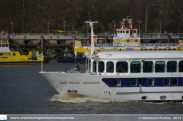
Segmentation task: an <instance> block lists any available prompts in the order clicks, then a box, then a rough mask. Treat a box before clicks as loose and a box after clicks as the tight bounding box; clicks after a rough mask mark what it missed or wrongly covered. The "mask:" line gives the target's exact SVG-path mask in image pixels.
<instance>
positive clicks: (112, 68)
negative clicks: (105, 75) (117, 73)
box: [107, 61, 114, 73]
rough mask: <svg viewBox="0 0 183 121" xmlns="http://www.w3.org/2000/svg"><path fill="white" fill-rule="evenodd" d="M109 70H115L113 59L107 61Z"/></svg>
mask: <svg viewBox="0 0 183 121" xmlns="http://www.w3.org/2000/svg"><path fill="white" fill-rule="evenodd" d="M107 72H110V73H112V72H114V63H113V62H112V61H109V62H107Z"/></svg>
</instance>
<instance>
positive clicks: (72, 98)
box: [50, 93, 121, 103]
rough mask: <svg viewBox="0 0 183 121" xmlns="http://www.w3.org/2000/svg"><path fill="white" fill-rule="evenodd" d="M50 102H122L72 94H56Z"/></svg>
mask: <svg viewBox="0 0 183 121" xmlns="http://www.w3.org/2000/svg"><path fill="white" fill-rule="evenodd" d="M50 101H60V102H72V103H82V102H104V103H108V102H121V101H118V100H113V99H106V98H97V97H90V96H86V95H81V94H72V93H64V94H62V95H59V94H56V95H54V96H53V97H52V99H51V100H50Z"/></svg>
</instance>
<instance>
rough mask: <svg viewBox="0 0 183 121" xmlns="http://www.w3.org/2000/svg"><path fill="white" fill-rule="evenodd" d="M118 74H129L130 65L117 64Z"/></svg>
mask: <svg viewBox="0 0 183 121" xmlns="http://www.w3.org/2000/svg"><path fill="white" fill-rule="evenodd" d="M116 72H119V73H127V72H128V63H127V62H117V63H116Z"/></svg>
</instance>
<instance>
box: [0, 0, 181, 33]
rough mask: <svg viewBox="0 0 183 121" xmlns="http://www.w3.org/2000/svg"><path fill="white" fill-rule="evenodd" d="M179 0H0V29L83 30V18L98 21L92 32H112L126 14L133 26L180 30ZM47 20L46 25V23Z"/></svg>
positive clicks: (172, 31)
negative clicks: (131, 19) (130, 18)
mask: <svg viewBox="0 0 183 121" xmlns="http://www.w3.org/2000/svg"><path fill="white" fill-rule="evenodd" d="M182 6H183V0H1V2H0V29H1V30H8V32H12V24H11V22H12V23H13V32H15V33H28V32H29V33H46V32H47V31H48V26H49V30H64V25H65V30H66V31H70V32H74V31H80V32H85V33H86V32H87V28H88V31H90V27H89V26H87V24H86V23H84V21H87V20H89V19H90V20H92V21H98V22H99V23H98V24H96V25H95V26H94V32H97V33H102V32H111V33H112V32H113V31H114V22H112V21H115V25H116V26H115V27H116V28H119V27H120V21H121V20H122V19H123V18H126V16H131V17H132V18H133V28H139V23H138V21H141V24H140V29H141V33H144V32H145V27H144V26H145V22H146V17H147V32H148V33H154V32H160V26H161V32H163V31H164V30H167V31H168V32H171V33H178V32H183V7H182ZM48 23H49V24H48Z"/></svg>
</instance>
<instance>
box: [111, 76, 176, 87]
mask: <svg viewBox="0 0 183 121" xmlns="http://www.w3.org/2000/svg"><path fill="white" fill-rule="evenodd" d="M140 84H141V85H142V86H144V81H142V80H140V81H139V85H140ZM113 86H116V87H121V86H126V85H123V81H122V80H121V79H115V80H114V85H113ZM130 86H132V87H134V86H138V80H137V79H131V80H130ZM147 86H155V81H154V79H147ZM163 86H178V79H176V78H173V79H170V78H165V79H164V80H163Z"/></svg>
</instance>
